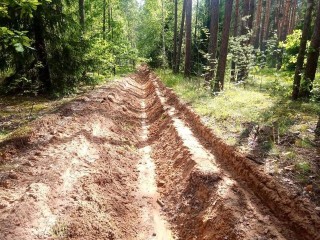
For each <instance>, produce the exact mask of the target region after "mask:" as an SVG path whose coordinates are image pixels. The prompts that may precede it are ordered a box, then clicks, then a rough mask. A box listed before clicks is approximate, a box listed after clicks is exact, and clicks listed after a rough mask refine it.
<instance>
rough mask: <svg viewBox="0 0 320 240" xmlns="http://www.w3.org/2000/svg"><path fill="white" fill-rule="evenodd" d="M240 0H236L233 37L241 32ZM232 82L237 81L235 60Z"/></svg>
mask: <svg viewBox="0 0 320 240" xmlns="http://www.w3.org/2000/svg"><path fill="white" fill-rule="evenodd" d="M238 28H239V0H236V4H235V11H234V23H233V37H237V36H238V32H239V29H238ZM230 81H231V82H235V81H236V63H235V62H234V61H232V62H231V78H230Z"/></svg>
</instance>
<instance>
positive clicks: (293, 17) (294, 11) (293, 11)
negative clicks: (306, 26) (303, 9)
mask: <svg viewBox="0 0 320 240" xmlns="http://www.w3.org/2000/svg"><path fill="white" fill-rule="evenodd" d="M297 4H298V0H294V2H293V5H292V6H291V14H290V19H289V30H288V34H292V33H293V29H294V28H295V26H296V14H297Z"/></svg>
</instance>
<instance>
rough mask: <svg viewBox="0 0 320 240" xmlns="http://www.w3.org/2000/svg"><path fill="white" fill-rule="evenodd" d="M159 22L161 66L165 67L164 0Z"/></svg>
mask: <svg viewBox="0 0 320 240" xmlns="http://www.w3.org/2000/svg"><path fill="white" fill-rule="evenodd" d="M161 22H162V66H163V67H165V66H166V62H167V61H166V42H165V22H164V0H162V1H161Z"/></svg>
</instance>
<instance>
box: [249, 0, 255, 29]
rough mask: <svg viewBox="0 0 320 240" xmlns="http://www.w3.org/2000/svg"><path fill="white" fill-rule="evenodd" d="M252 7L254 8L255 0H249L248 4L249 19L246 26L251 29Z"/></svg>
mask: <svg viewBox="0 0 320 240" xmlns="http://www.w3.org/2000/svg"><path fill="white" fill-rule="evenodd" d="M254 9H255V0H251V1H250V6H249V15H250V17H249V19H248V28H249V30H252V29H253V17H254Z"/></svg>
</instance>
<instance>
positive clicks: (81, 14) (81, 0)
mask: <svg viewBox="0 0 320 240" xmlns="http://www.w3.org/2000/svg"><path fill="white" fill-rule="evenodd" d="M79 18H80V26H81V30H82V31H83V32H84V31H85V24H84V0H79Z"/></svg>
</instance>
